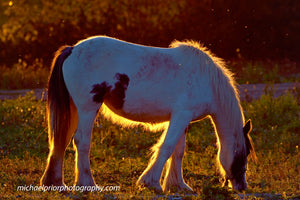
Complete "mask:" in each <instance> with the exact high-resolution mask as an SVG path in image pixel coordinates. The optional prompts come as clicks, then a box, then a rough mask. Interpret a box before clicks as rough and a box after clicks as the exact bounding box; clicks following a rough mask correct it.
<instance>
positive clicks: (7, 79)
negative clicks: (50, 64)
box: [0, 59, 49, 90]
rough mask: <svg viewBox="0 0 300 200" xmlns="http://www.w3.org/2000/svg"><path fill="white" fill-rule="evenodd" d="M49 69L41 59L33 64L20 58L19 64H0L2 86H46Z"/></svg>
mask: <svg viewBox="0 0 300 200" xmlns="http://www.w3.org/2000/svg"><path fill="white" fill-rule="evenodd" d="M48 75H49V70H48V68H46V67H43V65H42V63H41V62H40V60H36V61H35V62H34V63H33V64H32V65H30V66H28V65H27V63H26V62H25V61H23V60H21V59H19V61H18V63H17V64H14V65H13V66H12V67H11V68H9V67H5V66H2V67H1V66H0V88H2V89H6V90H7V89H23V88H31V89H33V88H45V87H46V85H47V81H48Z"/></svg>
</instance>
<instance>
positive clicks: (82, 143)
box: [73, 109, 97, 186]
mask: <svg viewBox="0 0 300 200" xmlns="http://www.w3.org/2000/svg"><path fill="white" fill-rule="evenodd" d="M96 110H97V109H95V110H94V109H93V110H91V111H82V110H79V109H78V116H79V120H78V128H77V131H76V133H75V136H74V141H73V144H74V148H75V150H76V155H75V185H78V186H94V185H95V182H94V179H93V177H92V174H91V169H90V159H89V154H90V144H91V134H92V129H93V124H94V120H95V118H96V115H97V112H96Z"/></svg>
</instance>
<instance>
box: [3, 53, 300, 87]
mask: <svg viewBox="0 0 300 200" xmlns="http://www.w3.org/2000/svg"><path fill="white" fill-rule="evenodd" d="M227 64H228V67H229V68H230V69H231V71H232V72H233V73H234V74H235V75H236V79H237V82H238V83H239V84H253V83H270V84H272V83H284V82H299V81H300V74H299V70H297V67H296V64H295V63H293V62H287V63H276V62H270V61H269V62H249V61H231V62H228V63H227ZM48 75H49V68H48V67H46V66H44V65H43V63H42V61H40V60H38V59H37V60H36V61H35V62H34V63H33V64H32V65H28V64H27V63H26V62H25V61H23V60H21V59H19V61H18V63H16V64H14V65H13V66H11V67H7V66H0V89H4V90H8V89H28V88H30V89H33V88H45V87H46V86H47V80H48Z"/></svg>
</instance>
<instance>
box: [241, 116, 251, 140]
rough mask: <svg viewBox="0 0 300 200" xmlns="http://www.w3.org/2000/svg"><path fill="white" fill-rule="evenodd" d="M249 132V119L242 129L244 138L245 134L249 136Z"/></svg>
mask: <svg viewBox="0 0 300 200" xmlns="http://www.w3.org/2000/svg"><path fill="white" fill-rule="evenodd" d="M251 130H252V121H251V119H249V120H248V121H247V122H246V124H245V126H244V128H243V132H244V135H245V136H246V135H247V134H249V133H250V131H251Z"/></svg>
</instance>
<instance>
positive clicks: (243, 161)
mask: <svg viewBox="0 0 300 200" xmlns="http://www.w3.org/2000/svg"><path fill="white" fill-rule="evenodd" d="M251 130H252V122H251V120H248V121H247V122H246V124H245V126H244V127H243V133H244V138H245V148H244V149H242V150H241V151H240V152H235V155H234V158H233V162H232V164H231V175H230V176H228V175H227V176H226V177H225V183H224V184H225V185H229V186H231V187H232V188H233V189H234V190H239V191H241V190H246V189H247V181H246V176H245V175H246V170H247V157H248V155H249V154H251V157H252V159H254V160H256V155H255V151H254V147H253V144H252V139H251V137H250V132H251Z"/></svg>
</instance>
